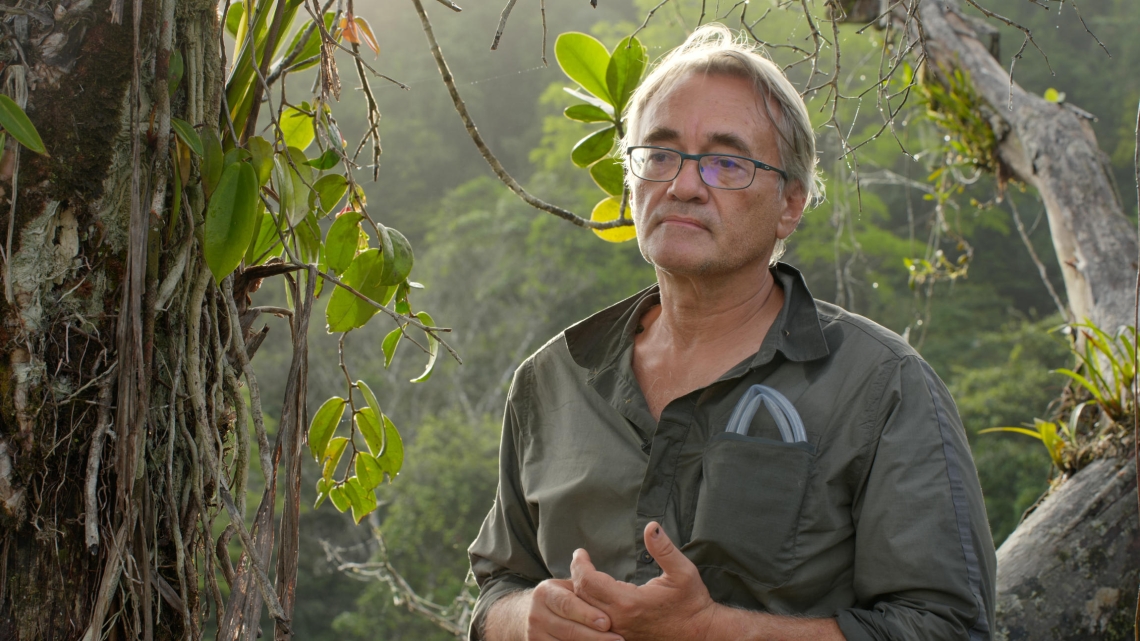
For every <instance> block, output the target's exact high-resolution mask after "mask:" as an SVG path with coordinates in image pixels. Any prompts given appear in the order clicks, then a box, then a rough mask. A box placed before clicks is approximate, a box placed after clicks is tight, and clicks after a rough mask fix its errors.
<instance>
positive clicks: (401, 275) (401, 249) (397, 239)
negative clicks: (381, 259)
mask: <svg viewBox="0 0 1140 641" xmlns="http://www.w3.org/2000/svg"><path fill="white" fill-rule="evenodd" d="M388 235H389V237H391V239H392V253H391V254H390V255H389V256H387V257H385V263H384V275H383V276H382V277H381V280H380V282H381V283H383V284H385V285H399V284H400V283H402V282H404V279H405V278H407V277H408V274H410V273H412V264H413V263H414V262H415V259H414V258H413V256H412V245H411V243H409V242H408V239H407V238H404V235H403V234H401V233H400V232H398V231H396V230H395V229H392V228H391V227H389V228H388Z"/></svg>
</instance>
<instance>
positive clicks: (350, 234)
mask: <svg viewBox="0 0 1140 641" xmlns="http://www.w3.org/2000/svg"><path fill="white" fill-rule="evenodd" d="M363 219H364V216H362V215H361V214H360V213H359V212H355V211H346V212H344V213H343V214H341V215H339V216H337V217H336V220H334V221H333V224H332V226H331V227H329V233H328V234H327V235H326V236H325V264H326V265H327V266H328V267H329V268H330V269H332V270H333V273H334V274H336V275H337V276H340V275H341V274H343V273H344V270H346V269H348V266H349V265H351V264H352V259H353V258H356V250H357V248H358V247H359V246H360V221H361V220H363Z"/></svg>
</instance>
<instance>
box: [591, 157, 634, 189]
mask: <svg viewBox="0 0 1140 641" xmlns="http://www.w3.org/2000/svg"><path fill="white" fill-rule="evenodd" d="M590 177H591V178H593V179H594V182H595V183H597V185H598V186H599V187H601V188H602V191H604V192H606V193H607V194H609V195H611V196H613V197H615V198H621V194H622V188H623V187H625V166H624V165H623V164H622V162H621V161H620V160H618V159H617V158H602V159H601V160H599V161H598V162H596V163H594V164H593V165H591V166H590Z"/></svg>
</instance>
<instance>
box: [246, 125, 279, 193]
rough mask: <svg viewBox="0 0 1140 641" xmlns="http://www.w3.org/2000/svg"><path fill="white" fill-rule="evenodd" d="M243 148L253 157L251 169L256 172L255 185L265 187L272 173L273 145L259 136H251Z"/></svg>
mask: <svg viewBox="0 0 1140 641" xmlns="http://www.w3.org/2000/svg"><path fill="white" fill-rule="evenodd" d="M245 146H246V148H247V149H249V153H250V155H251V156H252V157H253V168H254V170H255V171H257V184H259V185H263V186H264V185H265V183H267V182H269V177H270V176H271V175H272V173H273V145H271V144H269V141H268V140H266V139H264V138H262V137H261V136H253V137H251V138H250V139H249V140H248V141H246V143H245Z"/></svg>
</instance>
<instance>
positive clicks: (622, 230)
mask: <svg viewBox="0 0 1140 641" xmlns="http://www.w3.org/2000/svg"><path fill="white" fill-rule="evenodd" d="M620 214H621V201H619V200H618V199H617V198H614V197H612V196H611V197H609V198H606V199H605V200H603V201H601V202H599V203H598V204H597V205H595V206H594V211H592V212H590V220H592V221H594V222H599V223H608V222H610V221H611V220H616V219H617V217H618V216H619V215H620ZM625 215H626V217H627V218H628V217H629V216H630V211H629V208H628V207H626V210H625ZM593 232H594V233H595V234H597V235H598V238H601V239H602V240H605V241H609V242H611V243H624V242H626V241H627V240H633V239H634V238H637V230H636V229H635V228H634V226H633V225H626V226H624V227H613V228H611V229H595V230H593Z"/></svg>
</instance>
